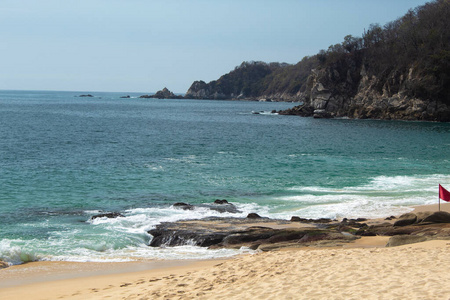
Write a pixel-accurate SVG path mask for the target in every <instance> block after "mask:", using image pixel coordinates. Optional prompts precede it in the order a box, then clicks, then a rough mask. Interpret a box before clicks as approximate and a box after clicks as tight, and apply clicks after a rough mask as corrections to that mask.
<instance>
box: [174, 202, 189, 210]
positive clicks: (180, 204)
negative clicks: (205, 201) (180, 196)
mask: <svg viewBox="0 0 450 300" xmlns="http://www.w3.org/2000/svg"><path fill="white" fill-rule="evenodd" d="M172 206H173V207H174V208H179V209H184V210H193V209H194V205H191V204H187V203H184V202H177V203H174V204H173V205H172Z"/></svg>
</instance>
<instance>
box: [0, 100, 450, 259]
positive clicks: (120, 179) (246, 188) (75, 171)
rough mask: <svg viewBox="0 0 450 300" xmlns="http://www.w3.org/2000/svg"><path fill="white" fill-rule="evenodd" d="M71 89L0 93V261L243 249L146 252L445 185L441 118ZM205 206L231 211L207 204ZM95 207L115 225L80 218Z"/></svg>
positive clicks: (377, 213) (398, 206)
mask: <svg viewBox="0 0 450 300" xmlns="http://www.w3.org/2000/svg"><path fill="white" fill-rule="evenodd" d="M81 94H87V93H82V92H56V91H49V92H46V91H0V204H1V209H0V259H1V260H4V261H6V262H8V263H10V264H20V263H23V262H28V261H37V260H48V261H80V262H90V261H100V262H103V261H105V262H111V261H132V260H153V259H158V260H161V259H163V260H164V259H202V258H215V257H227V256H232V255H236V254H238V253H243V252H251V250H249V249H244V248H243V249H240V250H229V249H222V250H208V249H204V248H200V247H195V246H190V245H186V246H181V247H173V248H151V247H148V244H149V242H150V240H151V238H152V237H151V235H149V234H148V233H147V231H148V230H150V229H152V228H153V227H154V226H155V225H156V224H159V223H161V222H164V221H175V220H180V219H192V218H202V217H207V216H235V217H245V216H246V215H247V214H248V213H250V212H256V213H258V214H259V215H261V216H263V217H270V218H281V219H290V218H291V216H300V217H303V218H320V217H327V218H343V217H347V218H356V217H368V218H373V217H385V216H390V215H397V214H401V213H404V212H407V211H409V210H410V208H409V207H410V206H412V205H422V204H433V203H437V201H438V184H439V183H440V184H442V185H443V186H444V187H449V188H450V168H449V166H450V124H447V123H432V122H405V121H381V120H350V119H332V120H326V119H313V118H301V117H296V116H282V115H278V114H276V113H272V112H271V111H272V110H280V109H287V108H290V107H292V106H294V105H296V104H295V103H277V102H247V101H207V100H164V99H140V98H138V96H139V95H141V94H136V93H131V94H130V93H100V92H98V93H92V92H91V94H92V95H93V96H94V97H78V96H79V95H81ZM125 95H130V96H131V98H126V99H124V98H121V96H125ZM215 199H226V200H228V201H229V202H231V203H233V204H234V205H235V206H236V207H237V209H238V210H239V211H240V212H238V213H219V212H217V211H214V210H211V209H209V208H208V205H207V204H211V203H212V202H213V201H214V200H215ZM176 202H185V203H189V204H192V205H197V207H196V208H195V209H194V210H180V209H176V208H174V207H173V206H172V204H174V203H176ZM103 212H119V213H121V214H123V216H124V217H119V218H115V219H108V218H98V219H94V220H91V219H90V218H91V217H92V216H93V215H95V214H98V213H103Z"/></svg>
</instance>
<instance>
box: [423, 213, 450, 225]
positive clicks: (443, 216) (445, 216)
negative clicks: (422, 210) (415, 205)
mask: <svg viewBox="0 0 450 300" xmlns="http://www.w3.org/2000/svg"><path fill="white" fill-rule="evenodd" d="M422 223H450V213H448V212H446V211H437V212H434V213H432V214H431V215H429V216H427V217H425V218H424V219H423V220H422Z"/></svg>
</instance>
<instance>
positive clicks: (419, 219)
mask: <svg viewBox="0 0 450 300" xmlns="http://www.w3.org/2000/svg"><path fill="white" fill-rule="evenodd" d="M433 213H434V212H432V211H423V212H418V213H416V216H417V220H416V223H421V222H422V221H423V220H424V219H425V218H427V217H429V216H430V215H432V214H433Z"/></svg>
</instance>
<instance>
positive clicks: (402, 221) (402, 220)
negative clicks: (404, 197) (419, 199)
mask: <svg viewBox="0 0 450 300" xmlns="http://www.w3.org/2000/svg"><path fill="white" fill-rule="evenodd" d="M416 221H417V216H416V215H415V214H413V213H407V214H403V215H401V216H400V217H399V219H398V220H397V221H395V223H394V226H407V225H411V224H414V223H415V222H416Z"/></svg>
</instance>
